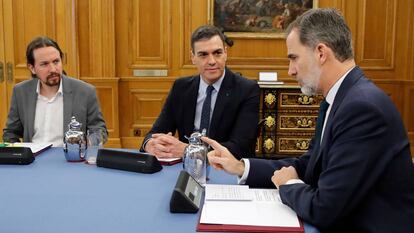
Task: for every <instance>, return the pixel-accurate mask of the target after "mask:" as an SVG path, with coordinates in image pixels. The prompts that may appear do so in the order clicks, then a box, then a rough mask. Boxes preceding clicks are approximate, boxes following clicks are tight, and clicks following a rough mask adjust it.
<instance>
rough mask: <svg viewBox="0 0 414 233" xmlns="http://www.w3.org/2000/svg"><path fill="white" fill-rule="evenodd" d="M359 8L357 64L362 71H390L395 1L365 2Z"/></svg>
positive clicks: (360, 3) (392, 52)
mask: <svg viewBox="0 0 414 233" xmlns="http://www.w3.org/2000/svg"><path fill="white" fill-rule="evenodd" d="M358 4H359V7H358V8H359V10H358V16H357V17H358V21H359V24H358V25H359V27H358V30H357V31H356V33H357V42H356V48H355V50H356V51H357V54H356V55H357V56H356V62H357V64H359V65H360V66H361V67H363V68H365V69H379V70H391V69H393V68H394V55H395V28H396V23H397V22H396V13H395V10H396V5H397V1H395V0H378V1H367V0H364V1H358ZM354 33H355V32H354ZM373 41H375V43H372V42H373Z"/></svg>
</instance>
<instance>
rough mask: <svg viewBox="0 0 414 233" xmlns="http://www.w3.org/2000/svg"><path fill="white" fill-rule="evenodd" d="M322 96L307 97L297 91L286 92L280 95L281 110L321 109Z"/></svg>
mask: <svg viewBox="0 0 414 233" xmlns="http://www.w3.org/2000/svg"><path fill="white" fill-rule="evenodd" d="M322 99H323V97H322V96H307V95H304V94H302V93H300V92H299V93H298V92H297V91H295V90H284V91H282V92H280V94H279V108H281V109H283V108H316V109H318V108H319V104H320V102H321V101H322Z"/></svg>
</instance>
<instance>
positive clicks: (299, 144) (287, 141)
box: [276, 136, 312, 155]
mask: <svg viewBox="0 0 414 233" xmlns="http://www.w3.org/2000/svg"><path fill="white" fill-rule="evenodd" d="M311 139H312V138H311V137H295V136H293V137H283V136H281V137H277V139H276V141H277V151H276V153H278V154H287V155H288V154H292V155H300V154H303V153H305V152H306V151H307V150H308V149H309V144H310V141H311Z"/></svg>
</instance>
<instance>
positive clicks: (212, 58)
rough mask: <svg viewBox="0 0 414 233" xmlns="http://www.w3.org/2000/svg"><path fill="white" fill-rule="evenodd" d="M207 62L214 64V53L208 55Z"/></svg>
mask: <svg viewBox="0 0 414 233" xmlns="http://www.w3.org/2000/svg"><path fill="white" fill-rule="evenodd" d="M207 59H208V64H209V65H214V64H216V58H215V57H214V55H213V54H210V55H208V58H207Z"/></svg>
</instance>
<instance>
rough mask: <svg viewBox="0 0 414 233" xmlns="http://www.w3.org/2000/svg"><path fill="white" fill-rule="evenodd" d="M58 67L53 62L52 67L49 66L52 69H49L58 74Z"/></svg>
mask: <svg viewBox="0 0 414 233" xmlns="http://www.w3.org/2000/svg"><path fill="white" fill-rule="evenodd" d="M57 66H58V65H57V64H55V63H53V62H51V63H50V66H49V67H50V68H49V69H50V72H56V70H57Z"/></svg>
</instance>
